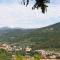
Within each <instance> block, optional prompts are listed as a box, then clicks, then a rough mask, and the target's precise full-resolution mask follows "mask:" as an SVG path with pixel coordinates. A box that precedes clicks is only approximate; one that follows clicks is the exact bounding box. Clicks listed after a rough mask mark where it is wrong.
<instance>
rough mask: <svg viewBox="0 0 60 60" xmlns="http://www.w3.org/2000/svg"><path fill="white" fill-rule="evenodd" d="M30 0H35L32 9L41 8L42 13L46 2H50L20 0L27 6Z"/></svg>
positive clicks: (44, 0)
mask: <svg viewBox="0 0 60 60" xmlns="http://www.w3.org/2000/svg"><path fill="white" fill-rule="evenodd" d="M30 1H35V4H34V5H33V7H32V9H35V8H37V9H39V8H41V11H42V13H45V12H46V11H47V7H48V6H47V5H46V3H50V0H22V1H21V2H23V4H24V5H26V6H28V4H29V2H30Z"/></svg>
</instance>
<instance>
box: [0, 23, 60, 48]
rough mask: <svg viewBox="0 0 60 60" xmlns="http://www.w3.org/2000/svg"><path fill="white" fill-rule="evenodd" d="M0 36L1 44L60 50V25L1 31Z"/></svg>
mask: <svg viewBox="0 0 60 60" xmlns="http://www.w3.org/2000/svg"><path fill="white" fill-rule="evenodd" d="M5 32H6V33H5ZM0 34H1V36H0V41H1V42H8V43H12V44H13V43H16V44H18V45H20V46H23V47H25V46H31V47H32V48H33V49H40V48H60V23H57V24H54V25H51V26H47V27H44V28H39V29H8V30H3V32H2V31H1V30H0Z"/></svg>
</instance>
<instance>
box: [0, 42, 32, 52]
mask: <svg viewBox="0 0 60 60" xmlns="http://www.w3.org/2000/svg"><path fill="white" fill-rule="evenodd" d="M0 49H4V50H6V51H10V52H11V51H20V50H23V49H24V50H25V51H31V50H32V48H30V47H29V46H27V47H25V48H22V47H20V46H15V45H10V44H7V43H3V44H0Z"/></svg>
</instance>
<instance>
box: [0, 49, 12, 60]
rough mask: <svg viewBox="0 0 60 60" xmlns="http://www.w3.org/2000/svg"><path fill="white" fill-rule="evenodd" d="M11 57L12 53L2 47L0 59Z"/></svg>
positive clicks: (9, 58)
mask: <svg viewBox="0 0 60 60" xmlns="http://www.w3.org/2000/svg"><path fill="white" fill-rule="evenodd" d="M11 58H12V57H11V54H9V53H8V52H6V51H5V50H3V49H0V60H11Z"/></svg>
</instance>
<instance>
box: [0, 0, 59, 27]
mask: <svg viewBox="0 0 60 60" xmlns="http://www.w3.org/2000/svg"><path fill="white" fill-rule="evenodd" d="M31 7H32V4H30V5H29V6H28V7H25V6H23V5H20V4H19V3H18V1H17V0H0V27H20V28H40V27H44V26H47V25H50V24H54V23H57V22H60V0H51V2H50V4H49V7H48V10H47V13H45V14H42V13H41V10H40V9H39V10H32V9H31Z"/></svg>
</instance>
